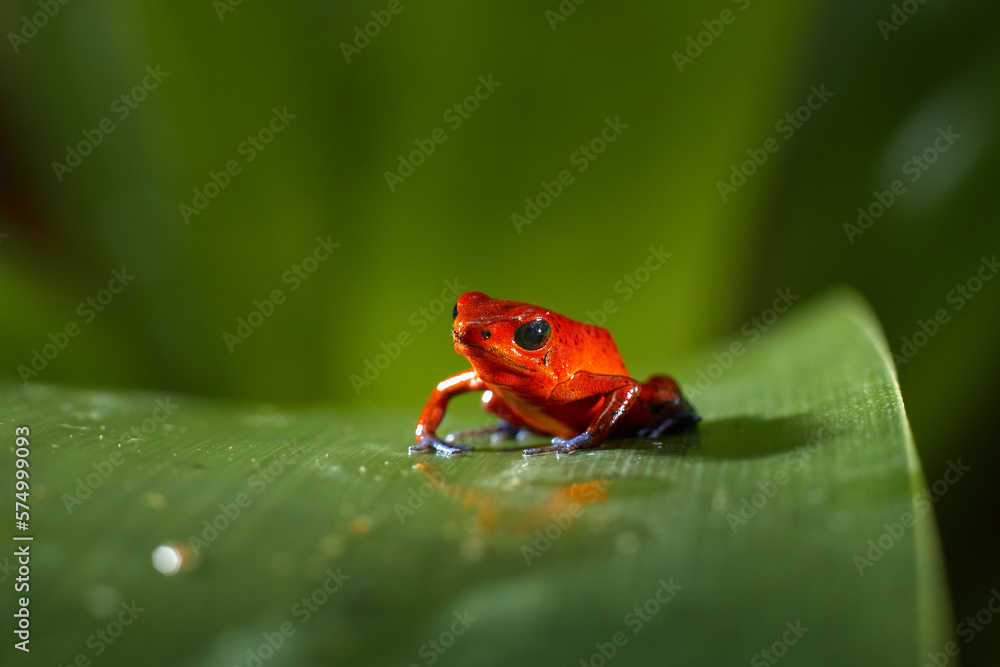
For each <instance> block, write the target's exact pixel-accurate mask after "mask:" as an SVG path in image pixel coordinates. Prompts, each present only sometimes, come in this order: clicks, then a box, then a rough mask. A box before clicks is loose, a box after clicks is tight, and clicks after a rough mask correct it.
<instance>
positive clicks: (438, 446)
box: [410, 436, 475, 456]
mask: <svg viewBox="0 0 1000 667" xmlns="http://www.w3.org/2000/svg"><path fill="white" fill-rule="evenodd" d="M428 449H433V450H434V451H435V452H436V453H438V454H443V455H444V456H455V455H458V454H461V453H462V452H471V451H472V450H473V449H475V448H474V447H473V446H472V445H460V444H458V443H457V442H452V443H448V444H445V443H444V442H442V441H441V438H438V437H437V436H428V437H426V438H424V439H423V440H421V441H420V444H417V445H411V446H410V453H411V454H414V453H416V452H423V451H427V450H428Z"/></svg>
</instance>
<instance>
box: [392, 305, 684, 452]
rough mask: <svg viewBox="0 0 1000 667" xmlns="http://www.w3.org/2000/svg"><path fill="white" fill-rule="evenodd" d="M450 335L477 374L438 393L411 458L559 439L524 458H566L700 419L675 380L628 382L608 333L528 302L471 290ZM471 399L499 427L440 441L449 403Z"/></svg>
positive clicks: (420, 424) (445, 383)
mask: <svg viewBox="0 0 1000 667" xmlns="http://www.w3.org/2000/svg"><path fill="white" fill-rule="evenodd" d="M452 329H453V330H452V338H453V339H454V343H455V351H457V352H458V353H459V354H461V355H462V356H463V357H465V358H466V359H468V360H469V362H470V363H471V364H472V370H469V371H466V372H464V373H459V374H458V375H455V376H452V377H450V378H448V379H446V380H442V381H441V382H439V383H438V385H437V387H435V389H434V391H433V392H432V393H431V397H430V399H428V401H427V404H426V405H425V406H424V409H423V411H422V412H421V413H420V418H419V419H418V420H417V429H416V441H417V444H416V445H414V446H412V447H410V451H411V452H417V451H424V450H428V449H434V450H435V451H436V452H437V453H439V454H445V455H453V454H460V453H462V452H463V451H470V450H472V449H473V447H471V446H469V445H463V444H458V443H457V442H455V440H456V439H457V438H459V437H462V436H467V435H481V434H487V433H488V434H490V435H491V436H492V438H493V439H502V438H506V437H513V436H515V435H516V436H517V437H518V438H519V439H520V438H522V437H524V436H526V435H530V434H544V435H552V436H555V437H554V438H552V444H551V445H550V446H547V447H540V448H536V449H525V450H524V453H525V454H526V455H529V454H540V453H542V452H558V453H562V454H568V453H570V452H573V451H576V450H579V449H593V448H595V447H600V446H601V443H603V442H604V440H605V439H607V438H608V437H609V436H611V435H612V434H614V435H615V436H631V435H641V436H645V437H648V438H650V439H653V438H657V437H659V436H660V435H661V434H662V433H663V432H665V431H667V430H668V429H671V428H674V427H679V426H686V425H690V424H691V423H694V422H697V421H700V418H699V417H698V416H697V415H696V414H695V413H694V409H693V408H692V407H691V405H690V404H689V403H688V402H687V401H686V400H684V397H683V396H681V391H680V388H679V387H678V386H677V383H676V382H675V381H674V380H673V379H672V378H670V377H667V376H666V375H653V376H650V378H649V379H647V380H646V382H639V381H638V380H633V379H632V378H631V377H629V373H628V370H626V368H625V364H624V362H623V361H622V358H621V354H620V353H619V352H618V347H617V346H616V345H615V341H614V339H613V338H612V337H611V334H610V333H608V332H607V331H606V330H605V329H602V328H601V327H598V326H594V325H592V324H583V323H582V322H576V321H574V320H571V319H569V318H568V317H563V316H562V315H559V314H558V313H554V312H552V311H551V310H549V309H547V308H541V307H539V306H533V305H531V304H530V303H522V302H520V301H503V300H500V299H491V298H490V297H488V296H486V295H485V294H483V293H481V292H466V293H465V294H463V295H462V296H460V297H459V299H458V304H457V305H456V306H455V311H454V324H453V327H452ZM469 391H482V392H484V394H483V400H482V402H483V408H484V409H485V410H486V411H487V412H489V413H491V414H494V415H496V416H497V417H500V419H501V421H500V423H499V424H498V425H496V426H494V427H490V428H485V429H476V430H473V431H466V432H463V433H459V434H451V435H449V436H448V437H447V438H446V439H445V441H442V440H441V439H440V438H438V436H437V434H436V432H435V431H436V430H437V427H438V425H440V423H441V420H442V418H443V417H444V413H445V409H446V408H447V405H448V401H449V400H451V398H452V397H453V396H457V395H458V394H462V393H465V392H469Z"/></svg>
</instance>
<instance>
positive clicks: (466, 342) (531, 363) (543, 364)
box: [452, 292, 568, 385]
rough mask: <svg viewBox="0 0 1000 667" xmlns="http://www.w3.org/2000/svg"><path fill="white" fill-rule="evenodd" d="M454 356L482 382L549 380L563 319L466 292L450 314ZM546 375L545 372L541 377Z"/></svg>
mask: <svg viewBox="0 0 1000 667" xmlns="http://www.w3.org/2000/svg"><path fill="white" fill-rule="evenodd" d="M452 314H453V319H454V323H453V325H452V338H453V339H454V342H455V351H456V352H458V353H459V354H461V355H462V356H463V357H465V358H466V359H468V360H469V361H470V362H471V363H472V366H473V368H475V369H476V372H477V373H478V374H479V376H480V377H482V378H483V379H484V380H486V381H487V382H495V383H497V384H504V385H514V384H518V376H520V377H521V378H522V381H523V378H524V377H528V376H531V377H534V378H538V376H539V375H552V374H553V372H554V369H553V368H552V362H553V361H554V359H553V356H554V355H553V350H554V348H555V347H556V341H557V340H559V335H558V334H559V331H560V329H561V328H562V327H563V326H564V322H565V321H568V320H566V318H564V317H562V316H561V315H558V314H557V313H553V312H552V311H551V310H549V309H547V308H541V307H539V306H533V305H531V304H530V303H523V302H521V301H503V300H500V299H491V298H490V297H488V296H486V295H485V294H483V293H482V292H466V293H465V294H463V295H462V296H460V297H459V298H458V303H457V304H456V305H455V309H454V311H453V313H452ZM546 371H548V372H546Z"/></svg>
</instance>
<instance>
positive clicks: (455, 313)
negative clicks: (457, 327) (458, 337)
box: [451, 303, 458, 322]
mask: <svg viewBox="0 0 1000 667" xmlns="http://www.w3.org/2000/svg"><path fill="white" fill-rule="evenodd" d="M457 318H458V304H457V303H456V304H455V307H454V308H452V309H451V321H452V322H454V321H455V320H456V319H457Z"/></svg>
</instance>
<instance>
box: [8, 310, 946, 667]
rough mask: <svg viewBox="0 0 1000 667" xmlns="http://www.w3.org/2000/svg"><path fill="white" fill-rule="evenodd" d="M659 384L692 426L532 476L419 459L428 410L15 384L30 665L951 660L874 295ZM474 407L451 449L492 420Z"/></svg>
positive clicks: (501, 455) (499, 460) (936, 566)
mask: <svg viewBox="0 0 1000 667" xmlns="http://www.w3.org/2000/svg"><path fill="white" fill-rule="evenodd" d="M750 333H751V334H752V333H753V332H750ZM736 343H739V345H736ZM441 344H442V345H445V344H447V343H446V341H442V343H441ZM727 355H730V356H727ZM657 370H661V371H666V372H670V373H673V374H675V375H677V377H679V378H680V379H681V380H682V381H685V383H686V384H685V386H686V389H687V391H688V392H689V393H690V394H691V395H692V401H693V402H694V403H695V405H696V407H697V408H698V409H699V411H700V412H701V414H702V415H703V416H704V421H703V422H702V423H701V424H700V426H699V427H698V428H697V429H696V430H691V431H687V432H684V433H681V434H675V435H670V436H669V437H666V438H664V439H663V440H662V441H661V443H659V444H650V443H647V442H645V441H636V440H618V441H613V442H610V443H608V444H606V446H605V447H604V448H602V449H601V450H599V451H590V452H585V453H581V454H577V455H572V456H558V457H557V456H555V455H548V456H537V457H532V458H527V459H526V458H524V457H522V456H521V454H520V453H519V451H477V452H474V453H472V454H469V455H465V456H462V457H456V458H452V459H447V458H443V457H435V456H431V455H412V456H411V455H409V454H408V453H407V451H406V448H407V445H409V444H410V440H411V437H412V431H413V426H414V422H415V419H416V414H417V412H418V409H419V407H420V406H417V405H414V406H411V408H410V409H408V410H405V411H400V412H388V411H378V412H367V413H366V412H349V413H348V412H338V411H332V410H327V409H309V410H303V411H281V410H277V409H274V408H268V407H255V408H249V407H245V406H240V405H227V404H219V403H214V402H209V401H204V400H199V399H194V398H189V397H178V396H167V395H163V396H157V395H149V394H127V395H125V394H113V393H102V392H88V391H79V390H68V389H63V388H57V387H49V386H29V387H23V386H10V385H8V386H5V387H3V389H2V394H3V404H4V405H6V406H8V410H7V411H6V414H5V416H4V419H3V426H2V433H3V437H4V438H5V440H6V441H7V442H8V443H10V453H9V454H7V455H5V456H6V457H7V461H11V460H13V458H14V456H15V454H14V450H13V444H14V428H15V426H21V425H27V426H29V427H30V429H31V435H30V441H31V445H30V449H31V454H30V473H31V478H30V481H31V485H32V486H31V497H30V506H31V520H30V529H29V531H27V533H19V534H30V535H33V536H34V541H33V542H31V543H30V545H31V553H32V559H31V566H30V567H31V590H30V595H31V603H30V611H31V619H32V626H31V628H32V636H31V649H32V653H31V657H32V658H34V659H35V660H37V661H38V664H41V663H42V662H47V663H51V664H70V663H71V662H72V661H73V660H74V659H76V656H77V655H78V654H83V655H84V656H86V658H87V659H89V660H93V661H94V664H163V665H227V666H228V665H248V664H251V665H253V664H264V665H268V666H271V665H328V664H349V665H382V664H400V665H405V664H418V665H429V664H432V662H433V664H440V665H510V664H565V665H579V664H581V662H580V661H581V660H582V661H583V664H591V665H599V664H603V656H601V652H602V651H603V652H605V653H607V654H610V653H612V652H614V658H613V661H614V664H615V665H648V664H677V665H695V664H707V665H722V664H746V663H748V662H749V663H750V664H771V662H769V659H768V656H770V659H774V658H780V659H781V660H782V664H788V665H799V664H845V665H847V664H873V665H874V664H877V665H915V664H918V662H919V660H920V658H921V656H924V655H925V653H926V652H927V651H940V650H943V647H944V644H945V642H946V641H947V640H948V639H949V637H950V633H949V629H948V628H949V624H950V622H951V619H950V612H949V611H948V606H947V602H946V597H947V594H946V591H945V584H944V579H943V576H942V568H941V555H940V548H939V545H938V539H937V531H936V527H935V525H934V520H933V516H932V513H931V512H930V511H929V509H928V508H929V504H928V503H927V502H926V499H924V498H920V494H922V493H924V489H925V486H924V481H923V478H922V473H921V469H920V465H919V462H918V460H917V458H916V454H915V450H914V446H913V441H912V437H911V435H910V430H909V427H908V425H907V421H906V415H905V412H904V409H903V404H902V400H901V398H900V394H899V390H898V387H897V384H896V380H895V375H894V370H893V367H892V363H891V359H890V357H889V354H888V349H887V346H886V344H885V341H884V340H883V338H882V334H881V332H880V329H879V326H878V324H877V323H876V322H875V320H874V318H873V317H872V315H871V314H870V312H869V311H868V309H867V307H866V306H865V304H863V303H862V302H861V301H860V299H858V298H857V297H856V296H854V295H852V294H849V293H837V294H833V295H831V296H829V297H827V298H826V299H824V300H822V301H820V302H816V303H813V304H803V305H795V306H794V307H793V308H792V309H791V312H789V313H788V314H783V315H780V316H779V321H778V322H777V324H775V325H774V326H773V327H772V328H769V330H768V331H767V332H766V333H765V334H764V335H763V336H760V337H759V340H757V339H755V337H754V336H753V335H742V334H740V335H739V336H738V337H737V338H735V339H734V340H733V341H722V342H720V343H719V344H718V345H717V346H715V347H713V348H712V349H711V350H710V351H709V352H708V353H706V354H705V355H704V356H702V357H699V358H696V359H691V360H688V361H687V362H686V363H680V364H677V363H675V364H673V367H671V368H668V367H665V366H664V367H663V368H659V369H657ZM437 379H439V378H428V389H429V388H430V387H431V385H432V384H433V382H434V381H435V380H437ZM699 387H700V389H699ZM472 403H473V402H472V401H471V400H469V401H464V402H463V401H457V402H456V404H455V405H454V407H453V409H452V413H451V414H450V415H449V419H448V421H447V422H446V426H448V427H451V426H455V427H468V426H473V425H477V424H481V423H484V419H483V418H482V417H478V416H473V414H474V413H472V412H471V410H472V409H473V407H472ZM168 412H169V414H167V413H168ZM487 449H488V447H487ZM3 469H4V470H5V471H8V472H5V473H4V475H3V477H4V479H3V480H2V487H3V489H4V490H5V494H4V495H5V497H6V498H8V499H9V498H10V495H11V493H12V489H11V487H12V477H13V473H11V472H9V471H10V470H12V466H10V465H8V464H7V463H5V464H4V466H3ZM956 470H961V468H960V462H956ZM948 483H949V484H950V483H953V482H951V481H949V482H948ZM84 496H86V497H84ZM918 498H920V499H919V500H918ZM741 512H742V514H741ZM237 513H238V515H237ZM227 514H228V516H227ZM911 518H912V521H910V519H911ZM213 523H214V524H215V528H212V527H211V525H212V524H213ZM206 526H208V527H206ZM0 530H2V536H3V537H6V538H8V540H7V541H8V543H10V541H9V537H10V533H11V530H12V522H11V521H5V522H4V525H3V527H2V528H0ZM192 538H200V539H201V540H203V544H202V545H201V546H200V555H199V556H198V557H194V556H193V555H192V554H189V555H188V560H187V561H186V562H187V563H188V567H187V568H186V569H184V570H182V571H181V572H180V573H178V574H175V575H172V576H167V575H164V574H161V573H160V572H158V571H157V570H156V569H154V567H153V565H152V561H151V555H152V554H153V552H154V550H155V549H156V548H157V547H158V546H160V545H166V544H173V545H174V546H176V547H178V548H179V549H181V550H183V549H189V550H190V549H191V548H192V547H191V544H192ZM880 545H881V546H880ZM860 559H866V560H867V559H870V563H868V564H866V563H865V562H864V561H862V560H860ZM8 562H9V561H8ZM9 576H11V575H8V577H9ZM4 585H5V586H9V585H11V584H10V582H9V581H8V582H7V583H5V584H4ZM324 585H325V586H326V589H327V590H324ZM7 597H8V596H5V599H7ZM658 598H659V599H658ZM133 601H134V604H135V607H132V608H131V609H132V611H131V612H130V611H127V610H124V609H125V608H123V607H122V606H121V604H122V603H124V604H125V605H126V606H128V605H130V604H132V603H133ZM4 604H5V605H7V603H6V602H5V603H4ZM138 609H141V610H142V611H138ZM11 612H12V609H10V608H5V609H4V613H5V614H7V613H11ZM133 616H135V618H134V619H133ZM6 617H7V618H8V619H9V618H11V617H10V616H6ZM119 621H128V622H129V625H127V626H125V627H120V626H118V625H117V624H118V622H119ZM283 624H284V625H283ZM792 628H794V630H792ZM282 629H284V631H285V634H286V635H287V636H281V634H280V633H281V632H282ZM99 630H100V631H101V632H103V633H104V635H103V638H102V635H101V634H97V633H98V631H99ZM275 633H278V634H275ZM268 638H270V641H271V643H272V644H273V645H278V646H279V647H278V648H277V649H272V648H271V647H270V646H269V645H268V644H267V641H268ZM262 645H263V648H261V646H262ZM763 650H767V651H769V652H770V653H769V654H768V656H765V655H763V654H761V653H760V652H761V651H763ZM4 651H5V653H11V654H18V655H20V652H18V651H14V650H12V649H10V644H8V645H7V646H5V648H4ZM22 658H23V656H22ZM15 662H17V661H16V660H15ZM22 662H23V660H22ZM608 662H609V663H610V662H611V661H610V660H609V661H608ZM17 664H21V663H17Z"/></svg>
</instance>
